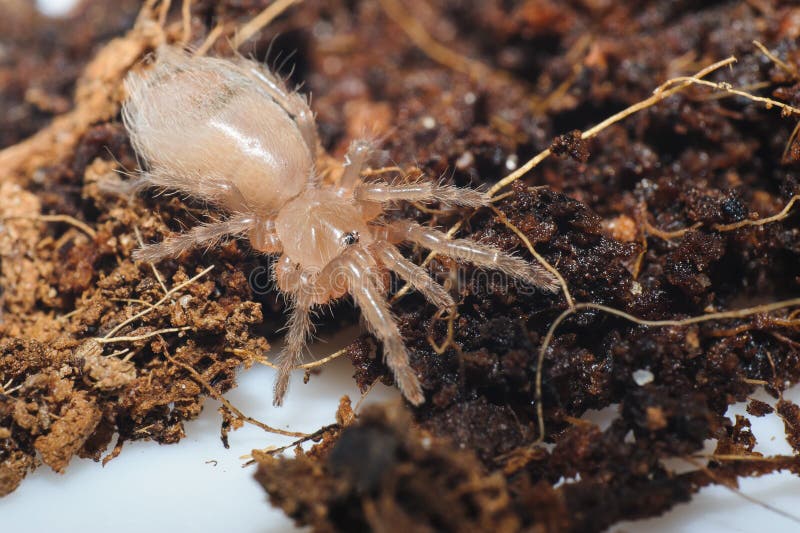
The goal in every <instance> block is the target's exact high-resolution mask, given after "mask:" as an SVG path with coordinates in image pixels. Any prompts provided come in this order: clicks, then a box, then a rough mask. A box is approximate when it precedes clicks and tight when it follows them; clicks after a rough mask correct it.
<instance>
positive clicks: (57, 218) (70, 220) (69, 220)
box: [2, 215, 97, 239]
mask: <svg viewBox="0 0 800 533" xmlns="http://www.w3.org/2000/svg"><path fill="white" fill-rule="evenodd" d="M2 220H3V221H6V220H38V221H41V222H64V223H66V224H69V225H70V226H74V227H76V228H78V229H79V230H81V231H82V232H84V233H85V234H86V235H88V236H89V237H91V238H92V239H94V238H95V237H97V232H96V231H95V230H94V229H92V228H91V227H90V226H88V225H87V224H86V223H85V222H81V221H80V220H78V219H77V218H75V217H71V216H69V215H33V216H24V215H12V216H7V217H3V218H2Z"/></svg>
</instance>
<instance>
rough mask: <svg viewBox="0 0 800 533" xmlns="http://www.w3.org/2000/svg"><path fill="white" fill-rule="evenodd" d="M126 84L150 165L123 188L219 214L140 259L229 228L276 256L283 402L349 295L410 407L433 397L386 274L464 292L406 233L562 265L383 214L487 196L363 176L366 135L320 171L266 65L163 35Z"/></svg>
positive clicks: (440, 247)
mask: <svg viewBox="0 0 800 533" xmlns="http://www.w3.org/2000/svg"><path fill="white" fill-rule="evenodd" d="M125 88H126V90H127V93H128V98H127V100H126V101H125V103H124V105H123V111H122V115H123V120H124V123H125V126H126V128H127V130H128V133H129V135H130V138H131V142H132V143H133V146H134V148H135V150H136V152H137V154H138V156H139V157H140V158H141V159H142V161H143V162H144V163H145V166H146V169H145V170H143V171H142V173H141V175H139V176H138V177H136V178H135V179H134V180H132V181H131V182H129V184H128V185H126V188H127V189H129V190H131V191H136V190H140V189H143V188H146V187H158V188H162V189H166V190H170V191H176V192H179V193H182V194H185V195H187V196H189V197H193V198H195V199H198V200H201V201H204V202H205V203H206V204H207V205H208V206H209V208H211V209H214V210H215V212H216V213H217V214H218V215H221V216H224V218H220V219H219V220H218V221H215V222H212V223H208V224H202V225H198V226H196V227H194V228H192V229H190V230H188V231H186V232H184V233H180V234H177V235H173V236H170V237H168V238H166V239H165V240H164V241H162V242H160V243H157V244H152V245H148V246H145V247H143V248H140V249H139V250H137V251H136V252H135V253H134V258H135V259H136V260H141V261H151V262H155V261H159V260H161V259H164V258H167V257H174V256H177V255H179V254H181V253H182V252H184V251H186V250H188V249H191V248H194V247H197V246H208V245H210V244H214V243H217V242H218V241H220V240H221V239H224V238H229V237H236V238H245V239H248V240H249V242H250V244H251V245H252V248H253V249H254V250H256V251H258V252H261V253H265V254H274V255H278V256H279V257H278V259H277V261H276V262H275V266H274V272H273V276H274V280H275V283H276V286H277V288H278V290H279V291H280V292H282V293H283V294H284V295H286V296H287V297H288V300H289V301H290V308H291V316H290V318H289V321H288V325H287V333H286V340H285V346H284V348H283V350H282V351H281V353H280V355H279V357H278V361H277V366H278V369H279V370H278V376H277V378H276V382H275V386H274V396H273V403H274V404H275V405H280V404H281V402H282V401H283V398H284V395H285V393H286V389H287V386H288V378H289V373H290V371H291V370H292V369H293V368H294V367H295V366H296V365H297V364H298V362H299V360H300V358H301V356H302V354H303V351H304V349H305V347H306V343H307V341H308V338H309V335H310V332H311V330H312V327H313V326H312V320H311V317H312V310H313V308H315V307H318V306H322V305H325V304H327V303H329V302H331V301H332V300H335V299H338V298H341V297H343V296H345V295H347V294H349V295H350V296H351V297H352V298H353V300H354V302H355V303H356V305H357V306H358V307H359V308H360V310H361V314H362V317H363V319H364V321H365V322H366V324H367V326H368V327H369V329H370V330H371V332H372V333H373V334H374V335H375V336H376V337H377V338H378V339H379V340H380V341H381V343H382V345H383V355H384V359H385V362H386V364H387V366H388V367H389V369H390V370H391V371H392V373H393V375H394V379H395V382H396V383H397V385H398V387H399V388H400V390H401V392H402V393H403V395H404V396H405V398H406V399H407V400H408V401H409V402H411V403H412V404H414V405H419V404H420V403H422V402H423V401H424V399H425V397H424V394H423V390H422V387H421V385H420V381H419V379H418V377H417V375H416V373H415V372H414V371H413V369H412V368H411V366H410V364H409V356H408V352H407V349H406V346H405V344H404V342H403V339H402V337H401V334H400V330H399V328H398V325H397V322H396V319H395V317H394V316H393V314H392V312H391V310H390V308H389V304H388V302H387V300H386V296H385V295H386V287H385V284H384V279H385V278H386V275H387V273H388V272H393V273H395V274H396V275H397V276H398V277H399V278H400V279H402V280H403V281H405V282H406V284H407V285H408V286H410V287H411V288H413V289H415V290H417V291H419V292H420V293H421V294H422V295H423V296H424V297H425V298H426V299H427V300H428V301H430V302H431V303H432V304H434V305H435V306H436V307H438V308H440V309H444V308H450V307H453V306H454V305H455V303H454V301H453V298H452V297H451V296H450V294H449V293H448V292H447V291H446V290H445V289H444V288H443V287H442V286H441V285H439V284H438V283H437V282H435V281H434V280H433V279H432V278H431V277H430V276H429V275H428V273H427V272H426V271H425V270H424V269H423V268H421V267H419V266H417V265H416V264H414V263H412V262H411V261H409V260H408V259H406V258H405V257H404V256H403V255H402V254H401V253H400V251H399V249H398V247H397V246H398V245H400V244H402V243H412V244H416V245H419V246H422V247H424V248H427V249H429V250H431V251H432V252H436V253H438V254H440V255H443V256H448V257H451V258H454V259H458V260H462V261H466V262H469V263H472V264H474V265H476V266H478V267H485V268H489V269H493V270H497V271H500V272H502V273H503V274H504V275H507V276H509V277H510V278H513V279H517V280H520V281H523V282H525V283H528V284H530V285H533V286H535V287H538V288H540V289H542V290H545V291H551V292H552V291H556V290H557V287H558V284H557V281H556V279H555V278H554V276H553V275H552V274H551V273H550V272H548V271H547V270H546V269H545V268H543V267H542V266H541V265H539V264H538V263H530V262H528V261H525V260H523V259H521V258H519V257H516V256H513V255H509V254H507V253H505V252H503V251H501V250H499V249H497V248H495V247H493V246H490V245H487V244H481V243H478V242H475V241H473V240H470V239H453V238H450V237H448V236H447V235H446V234H445V233H443V232H440V231H438V230H435V229H432V228H429V227H423V226H421V225H419V224H417V223H415V222H412V221H408V220H402V219H399V220H391V221H389V220H387V219H386V218H385V217H384V213H385V212H386V211H387V210H388V209H390V208H391V206H392V205H394V204H395V203H396V202H398V201H407V202H423V203H424V202H439V203H441V204H443V205H447V206H454V207H465V208H478V207H481V206H484V205H487V204H488V202H489V196H488V195H487V194H486V193H485V192H481V191H477V190H474V189H467V188H457V187H453V186H448V185H444V184H441V183H437V182H432V181H424V180H418V181H415V182H413V183H390V182H388V181H383V180H371V181H366V180H365V179H363V178H362V171H363V170H364V169H365V166H366V165H367V163H368V161H369V158H370V154H371V153H372V151H373V149H374V143H372V142H370V141H365V140H356V141H354V142H352V143H351V145H350V147H349V150H348V153H347V156H346V159H345V161H346V164H345V166H344V171H343V174H342V176H341V179H340V180H339V183H337V184H335V185H333V184H327V183H325V182H323V181H322V180H321V178H320V176H319V173H318V171H317V168H316V160H317V155H318V154H319V153H321V151H322V149H321V147H320V144H319V141H318V137H317V129H316V124H315V121H314V114H313V112H312V111H311V109H310V107H309V104H308V101H307V99H306V98H305V97H304V96H303V95H301V94H299V93H298V92H296V91H292V90H290V89H288V88H287V86H286V84H285V82H284V80H283V79H281V78H280V77H278V76H276V75H275V74H273V73H272V72H271V71H269V70H268V69H266V68H265V67H264V66H262V65H261V64H259V63H256V62H254V61H250V60H248V59H245V58H242V57H235V58H233V59H221V58H211V57H197V56H192V55H190V54H188V53H186V52H184V51H183V50H181V49H179V48H176V47H172V46H166V45H164V46H161V47H160V48H158V50H157V51H156V55H155V59H154V62H153V66H152V68H150V69H149V70H147V71H145V72H139V71H134V72H131V73H130V74H129V75H128V77H127V78H126V80H125Z"/></svg>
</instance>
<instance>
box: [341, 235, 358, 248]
mask: <svg viewBox="0 0 800 533" xmlns="http://www.w3.org/2000/svg"><path fill="white" fill-rule="evenodd" d="M358 239H359V235H358V232H357V231H351V232H349V233H345V234H344V235H343V236H342V242H343V243H344V245H345V246H351V245H353V244H355V243H357V242H358Z"/></svg>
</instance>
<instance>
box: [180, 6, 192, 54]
mask: <svg viewBox="0 0 800 533" xmlns="http://www.w3.org/2000/svg"><path fill="white" fill-rule="evenodd" d="M181 26H182V30H181V43H182V44H184V45H185V44H187V43H188V42H189V41H190V40H191V39H192V0H183V3H182V4H181Z"/></svg>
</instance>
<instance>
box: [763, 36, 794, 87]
mask: <svg viewBox="0 0 800 533" xmlns="http://www.w3.org/2000/svg"><path fill="white" fill-rule="evenodd" d="M753 45H754V46H755V47H756V48H758V49H759V50H761V53H762V54H764V55H765V56H767V58H768V59H769V60H770V61H772V62H773V63H775V64H776V65H778V66H779V67H780V68H781V69H783V71H784V72H786V73H787V74H789V75H790V76H791V77H792V78H793V79H797V78H798V72H797V69H796V68H794V67H793V66H791V65H789V64H788V63H786V62H785V61H783V60H782V59H781V58H779V57H778V56H776V55H775V54H773V53H772V52H770V51H769V50H768V49H767V47H766V46H764V45H763V44H761V43H760V42H759V41H753Z"/></svg>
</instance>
